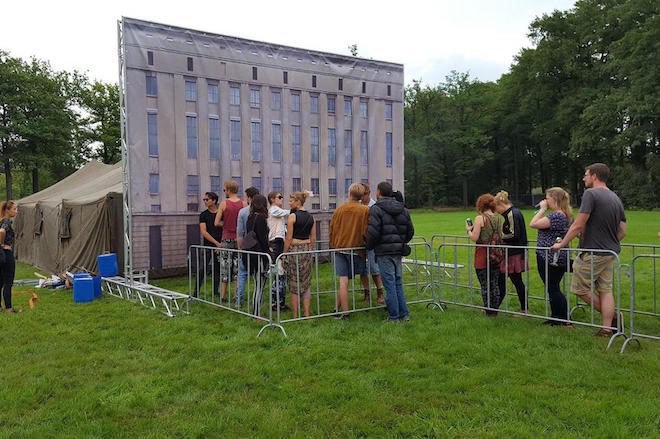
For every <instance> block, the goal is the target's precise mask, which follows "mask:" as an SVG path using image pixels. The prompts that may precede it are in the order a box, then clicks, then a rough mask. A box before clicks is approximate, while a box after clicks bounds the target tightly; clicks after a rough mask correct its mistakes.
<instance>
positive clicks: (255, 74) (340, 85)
mask: <svg viewBox="0 0 660 439" xmlns="http://www.w3.org/2000/svg"><path fill="white" fill-rule="evenodd" d="M147 64H148V65H150V66H153V65H154V53H153V51H151V50H148V51H147ZM186 67H187V70H188V71H189V72H192V71H194V61H193V58H192V57H191V56H188V57H186ZM258 79H259V71H258V69H257V68H256V67H252V80H253V81H257V80H258ZM316 79H317V78H316V75H312V77H311V83H312V88H316V82H317V81H316ZM282 83H284V84H288V83H289V72H286V71H284V72H282ZM337 89H338V90H340V91H341V90H344V79H343V78H339V79H337ZM366 93H367V82H366V81H362V94H366ZM387 96H392V86H391V85H388V86H387Z"/></svg>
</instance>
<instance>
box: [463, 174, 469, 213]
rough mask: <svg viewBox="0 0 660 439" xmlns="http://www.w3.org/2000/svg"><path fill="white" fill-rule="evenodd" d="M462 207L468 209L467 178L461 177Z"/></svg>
mask: <svg viewBox="0 0 660 439" xmlns="http://www.w3.org/2000/svg"><path fill="white" fill-rule="evenodd" d="M463 207H464V208H466V209H467V207H468V178H467V177H466V176H465V175H464V176H463Z"/></svg>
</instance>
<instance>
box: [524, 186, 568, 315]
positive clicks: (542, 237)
mask: <svg viewBox="0 0 660 439" xmlns="http://www.w3.org/2000/svg"><path fill="white" fill-rule="evenodd" d="M547 209H550V210H551V211H552V212H551V213H550V214H549V215H546V214H545V212H546V210H547ZM572 222H573V211H572V209H571V205H570V203H569V196H568V192H566V191H565V190H564V189H562V188H560V187H551V188H550V189H548V190H546V191H545V199H544V200H542V201H541V202H540V203H539V210H538V212H536V214H535V215H534V218H532V220H531V221H530V223H529V226H530V227H531V228H533V229H537V230H538V231H539V235H538V246H539V249H538V250H536V263H537V267H538V270H539V276H540V277H541V280H542V281H543V284H544V285H545V287H546V289H547V290H548V300H549V301H550V310H551V312H552V314H551V315H550V317H551V319H550V320H546V321H545V324H546V325H553V326H557V325H570V323H568V302H567V301H566V296H565V295H564V293H562V292H561V280H562V278H563V277H564V273H566V271H567V270H568V263H569V258H568V253H567V252H565V251H560V252H558V253H551V252H550V251H548V250H543V249H541V248H540V247H552V245H553V244H554V243H555V242H556V241H557V238H559V239H560V240H561V239H562V238H564V236H565V235H566V232H567V231H568V228H569V227H570V225H571V223H572ZM546 270H547V271H546ZM559 320H563V321H559Z"/></svg>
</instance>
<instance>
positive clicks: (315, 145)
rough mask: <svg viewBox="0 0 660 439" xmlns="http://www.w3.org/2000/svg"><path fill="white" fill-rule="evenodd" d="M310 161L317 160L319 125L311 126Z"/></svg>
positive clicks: (315, 161)
mask: <svg viewBox="0 0 660 439" xmlns="http://www.w3.org/2000/svg"><path fill="white" fill-rule="evenodd" d="M311 131H312V163H318V162H319V127H312V128H311Z"/></svg>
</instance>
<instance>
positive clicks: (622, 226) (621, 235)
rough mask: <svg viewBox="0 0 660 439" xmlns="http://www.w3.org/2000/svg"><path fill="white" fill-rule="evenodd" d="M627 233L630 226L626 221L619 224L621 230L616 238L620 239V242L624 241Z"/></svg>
mask: <svg viewBox="0 0 660 439" xmlns="http://www.w3.org/2000/svg"><path fill="white" fill-rule="evenodd" d="M627 232H628V225H627V224H626V222H625V221H621V222H620V223H619V230H618V231H617V233H616V237H617V238H618V239H619V242H621V241H623V238H625V237H626V233H627Z"/></svg>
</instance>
